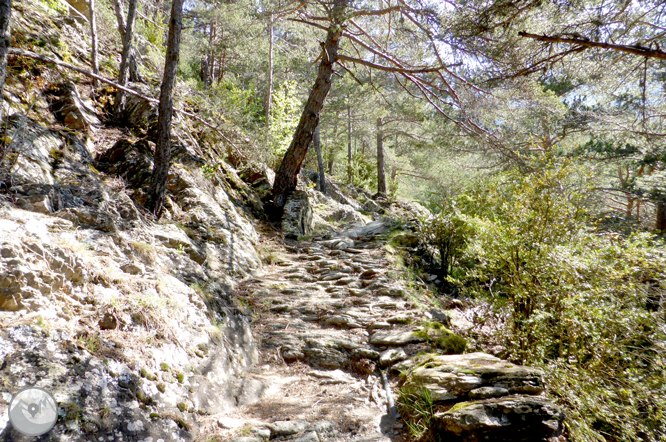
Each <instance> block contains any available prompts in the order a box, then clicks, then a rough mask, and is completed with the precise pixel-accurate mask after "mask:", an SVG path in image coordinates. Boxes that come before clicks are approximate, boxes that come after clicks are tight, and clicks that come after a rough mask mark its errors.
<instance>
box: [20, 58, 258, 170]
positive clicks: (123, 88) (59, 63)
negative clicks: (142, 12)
mask: <svg viewBox="0 0 666 442" xmlns="http://www.w3.org/2000/svg"><path fill="white" fill-rule="evenodd" d="M8 53H9V54H11V55H18V56H20V57H28V58H32V59H34V60H39V61H42V62H44V63H52V64H55V65H56V66H60V67H64V68H67V69H71V70H73V71H76V72H78V73H80V74H83V75H86V76H88V77H91V78H94V79H96V80H99V81H101V82H102V83H106V84H108V85H110V86H113V87H115V88H116V89H120V90H121V91H123V92H125V93H127V94H130V95H133V96H135V97H137V98H141V99H142V100H146V101H148V102H149V103H159V101H160V100H158V99H157V98H152V97H148V96H146V95H143V94H141V93H139V92H137V91H135V90H134V89H130V88H128V87H126V86H121V85H119V84H118V83H116V82H114V81H112V80H109V79H108V78H105V77H102V76H101V75H97V74H95V73H93V72H90V71H89V70H87V69H83V68H80V67H78V66H74V65H73V64H70V63H66V62H64V61H60V60H56V59H55V58H50V57H45V56H43V55H39V54H36V53H34V52H31V51H26V50H23V49H18V48H9V49H8ZM173 110H175V111H176V112H180V113H181V114H183V115H185V116H187V117H190V118H193V119H194V120H196V121H198V122H199V123H201V124H203V125H204V126H206V127H209V128H210V129H213V130H214V131H215V132H217V134H218V135H220V137H222V139H223V140H224V141H226V142H227V143H229V145H230V146H231V147H233V148H234V150H235V151H236V154H238V156H240V157H241V158H242V159H243V160H247V157H246V156H245V155H243V153H242V152H241V151H240V149H239V148H238V146H236V145H235V144H234V143H233V142H232V141H231V140H230V139H229V138H228V137H227V136H226V135H224V134H223V133H222V132H221V131H220V129H218V128H217V127H215V126H213V125H212V124H211V123H209V122H207V121H206V120H204V119H203V118H200V117H198V116H196V115H194V114H193V113H191V112H187V111H184V110H182V109H178V108H176V107H174V108H173Z"/></svg>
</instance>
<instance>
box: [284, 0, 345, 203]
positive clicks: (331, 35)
mask: <svg viewBox="0 0 666 442" xmlns="http://www.w3.org/2000/svg"><path fill="white" fill-rule="evenodd" d="M348 2H349V0H333V4H334V6H333V11H332V14H331V15H332V23H331V25H330V26H329V28H328V33H327V34H326V40H325V42H324V44H323V45H322V46H323V48H322V49H323V54H322V58H321V62H320V63H319V70H318V73H317V79H316V80H315V84H314V86H313V87H312V91H310V96H309V97H308V101H307V103H306V104H305V108H304V109H303V113H302V114H301V119H300V121H299V122H298V126H297V127H296V132H295V133H294V138H293V139H292V141H291V145H289V149H287V152H286V153H285V154H284V159H283V160H282V163H281V164H280V167H279V168H278V171H277V174H276V175H275V184H274V185H273V204H274V205H275V207H276V208H278V209H279V211H280V212H281V210H282V208H284V205H285V203H286V201H287V195H288V194H289V193H290V192H292V191H293V190H294V189H296V183H297V180H298V172H299V171H300V170H301V165H302V164H303V160H304V159H305V155H306V154H307V153H308V147H309V146H310V143H311V142H312V137H313V134H314V131H315V128H316V127H317V125H318V124H319V114H320V112H321V109H322V107H323V106H324V100H325V99H326V95H328V91H329V90H330V89H331V77H332V76H333V64H334V63H335V62H336V60H337V58H338V48H339V46H340V35H341V34H342V23H343V22H344V17H343V14H344V11H345V9H346V8H347V4H348Z"/></svg>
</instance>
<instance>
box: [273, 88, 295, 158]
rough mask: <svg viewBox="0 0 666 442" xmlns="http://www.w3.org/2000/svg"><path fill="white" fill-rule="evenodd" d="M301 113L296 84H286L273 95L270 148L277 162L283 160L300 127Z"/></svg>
mask: <svg viewBox="0 0 666 442" xmlns="http://www.w3.org/2000/svg"><path fill="white" fill-rule="evenodd" d="M300 111H301V102H300V100H299V99H298V95H297V94H296V82H295V81H286V82H284V83H283V84H282V86H280V88H279V89H277V90H276V91H275V92H274V93H273V105H272V107H271V125H270V146H271V151H272V152H273V154H274V155H275V157H276V159H277V160H282V157H283V156H284V154H285V152H286V151H287V149H288V148H289V144H290V143H291V139H292V137H293V136H294V131H295V130H296V126H297V125H298V119H299V117H300ZM278 164H279V163H278Z"/></svg>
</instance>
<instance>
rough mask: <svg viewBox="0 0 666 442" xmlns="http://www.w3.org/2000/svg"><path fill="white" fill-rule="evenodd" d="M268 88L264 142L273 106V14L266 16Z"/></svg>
mask: <svg viewBox="0 0 666 442" xmlns="http://www.w3.org/2000/svg"><path fill="white" fill-rule="evenodd" d="M268 20H269V23H268V90H267V91H266V142H267V143H270V133H271V110H272V109H271V107H272V106H273V14H269V17H268Z"/></svg>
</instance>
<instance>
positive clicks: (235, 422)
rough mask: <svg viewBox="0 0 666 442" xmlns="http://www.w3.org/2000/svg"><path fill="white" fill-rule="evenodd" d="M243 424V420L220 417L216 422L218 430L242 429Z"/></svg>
mask: <svg viewBox="0 0 666 442" xmlns="http://www.w3.org/2000/svg"><path fill="white" fill-rule="evenodd" d="M244 424H245V421H244V420H242V419H236V418H233V417H221V418H219V419H218V420H217V425H218V426H219V427H220V428H225V429H227V430H235V429H236V428H240V427H242V426H243V425H244Z"/></svg>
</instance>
